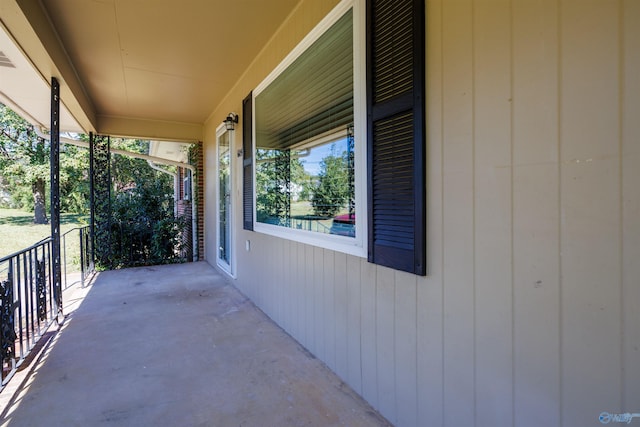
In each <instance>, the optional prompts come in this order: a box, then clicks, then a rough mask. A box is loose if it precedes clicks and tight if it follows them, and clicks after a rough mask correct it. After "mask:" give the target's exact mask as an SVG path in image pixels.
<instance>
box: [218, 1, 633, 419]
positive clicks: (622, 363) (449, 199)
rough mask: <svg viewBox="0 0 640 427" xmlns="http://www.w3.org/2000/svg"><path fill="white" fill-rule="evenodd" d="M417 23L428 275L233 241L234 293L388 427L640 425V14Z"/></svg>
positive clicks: (504, 9) (583, 5)
mask: <svg viewBox="0 0 640 427" xmlns="http://www.w3.org/2000/svg"><path fill="white" fill-rule="evenodd" d="M319 4H320V3H318V2H314V1H303V2H302V3H301V5H300V6H299V7H298V9H296V12H295V16H294V17H293V18H292V20H291V22H289V23H288V24H285V26H284V27H283V28H282V29H281V32H282V35H281V38H282V39H283V40H290V42H291V43H290V44H295V40H297V39H299V38H297V36H296V37H293V36H291V34H298V33H300V34H304V31H303V30H301V29H300V28H299V25H300V24H299V23H300V22H305V23H309V22H313V20H314V19H312V18H310V17H311V16H313V14H318V15H319V16H321V12H322V13H324V12H323V10H324V9H323V10H320V11H317V10H316V9H317V8H318V7H320V6H319ZM322 7H324V6H322ZM299 17H303V18H304V19H302V20H298V19H297V18H299ZM305 17H306V18H305ZM318 19H319V18H318ZM318 19H316V21H317V20H318ZM305 25H306V24H305ZM427 27H428V29H427V70H428V77H427V132H428V138H427V141H428V142H427V144H428V146H427V172H426V173H427V181H428V188H427V200H428V203H427V204H428V219H427V233H428V234H427V242H428V254H427V259H428V271H429V274H428V276H427V277H417V276H413V275H410V274H406V273H401V272H396V271H393V270H390V269H387V268H384V267H378V266H375V265H372V264H369V263H368V262H367V261H366V260H364V259H361V258H357V257H353V256H348V255H344V254H342V253H335V252H333V251H330V250H326V249H320V248H314V247H310V246H307V245H303V244H300V243H295V242H290V241H284V240H279V239H276V238H273V237H269V236H265V235H260V234H258V233H251V232H245V231H241V230H239V231H238V236H239V242H238V245H239V250H238V268H237V271H238V279H237V281H236V284H237V286H238V287H239V288H240V289H241V290H243V291H244V292H245V293H246V294H247V295H248V296H249V297H250V298H251V299H253V300H254V301H255V302H256V303H257V304H258V305H259V306H260V307H261V308H262V309H263V310H264V311H265V312H266V313H267V314H268V315H270V316H271V317H272V318H273V319H274V320H276V321H277V322H278V323H279V324H280V325H281V326H282V327H283V328H284V329H286V330H287V331H288V332H289V333H290V334H291V335H293V336H294V337H295V338H296V339H298V340H299V341H300V343H301V344H302V345H304V346H305V347H306V348H308V349H309V350H310V351H311V352H313V353H314V354H315V355H316V356H317V357H319V358H320V359H321V360H323V361H324V362H325V363H326V364H327V365H328V366H329V367H330V368H331V369H333V370H334V371H336V372H337V373H338V374H339V375H340V376H341V377H342V378H343V379H344V380H345V381H346V382H347V383H349V384H350V385H351V386H352V387H353V388H354V389H355V390H356V391H357V392H359V393H360V394H362V396H363V397H364V398H365V399H367V400H368V401H369V402H370V403H371V404H372V405H373V406H374V407H375V408H377V409H378V410H379V411H381V412H382V414H383V415H384V416H386V417H387V418H388V419H389V420H390V421H391V422H393V423H394V424H396V425H398V426H438V427H440V426H492V427H493V426H518V427H538V426H558V427H559V426H597V425H600V423H599V422H598V415H599V413H600V412H602V411H608V412H612V413H617V412H640V307H639V306H640V262H638V260H639V259H640V168H639V167H638V166H637V165H638V163H639V162H640V2H638V1H636V0H620V1H611V0H429V1H427ZM276 39H278V38H276ZM273 43H275V42H273ZM289 49H290V48H289ZM287 51H288V50H287V49H284V48H283V47H282V46H280V45H278V46H274V47H273V49H271V48H270V47H269V46H267V48H266V49H265V50H264V51H263V55H264V56H265V57H269V55H271V54H272V53H273V52H284V53H286V52H287ZM262 60H263V58H262V57H260V58H258V59H257V60H256V63H258V64H261V63H262V62H263V61H262ZM261 61H262V62H261ZM268 71H270V69H269V68H268V67H266V68H265V69H264V70H262V71H259V72H258V71H256V72H255V73H257V75H258V77H255V79H254V80H255V81H250V82H244V81H241V82H239V84H238V87H239V88H243V87H244V88H247V87H252V85H253V86H255V84H256V82H259V81H260V80H261V78H262V77H264V76H263V74H264V73H266V72H268ZM255 73H254V74H255ZM254 74H252V72H251V71H250V72H248V73H247V75H246V76H245V79H250V78H253V77H250V76H252V75H254ZM242 92H243V93H241V92H240V91H239V92H238V93H232V94H230V95H229V97H228V98H229V99H237V100H238V102H240V100H241V99H242V98H243V97H244V95H246V93H244V92H245V91H244V90H243V91H242ZM247 92H248V90H247ZM230 108H231V109H235V110H238V107H234V106H229V105H223V106H221V107H220V113H221V114H222V113H223V112H227V111H229V109H230ZM213 116H216V114H214V115H213ZM212 126H213V125H212ZM209 134H210V132H209ZM207 149H208V156H210V155H212V153H213V152H214V151H213V149H214V145H213V144H212V142H211V141H208V144H207ZM208 166H210V165H209V164H208ZM208 182H209V185H210V186H211V188H214V187H213V186H212V184H211V182H213V181H212V180H211V179H208ZM236 185H238V186H239V185H241V183H240V181H237V182H236ZM207 195H210V192H208V193H207ZM210 207H211V206H210ZM211 212H212V211H211V210H209V214H211ZM238 212H240V209H238ZM237 223H238V224H240V221H238V222H237ZM207 226H208V230H209V231H210V233H209V234H208V235H207V236H208V239H211V240H210V241H209V242H208V249H209V251H208V254H212V253H213V249H214V248H215V246H211V244H212V243H213V240H212V239H213V233H214V232H215V229H212V227H211V224H210V223H209V222H208V223H207ZM247 239H249V240H251V251H250V252H246V251H245V250H244V242H245V240H247ZM210 259H211V258H210Z"/></svg>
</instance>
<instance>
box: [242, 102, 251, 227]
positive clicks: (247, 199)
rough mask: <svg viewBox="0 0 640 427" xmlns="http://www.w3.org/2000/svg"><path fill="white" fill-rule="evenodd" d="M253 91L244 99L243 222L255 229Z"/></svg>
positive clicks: (245, 225)
mask: <svg viewBox="0 0 640 427" xmlns="http://www.w3.org/2000/svg"><path fill="white" fill-rule="evenodd" d="M251 96H252V93H249V95H247V97H246V98H245V99H244V100H243V101H242V199H243V200H242V223H243V228H244V229H245V230H251V231H253V102H252V97H251Z"/></svg>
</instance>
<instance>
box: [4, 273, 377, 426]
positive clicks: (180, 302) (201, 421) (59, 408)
mask: <svg viewBox="0 0 640 427" xmlns="http://www.w3.org/2000/svg"><path fill="white" fill-rule="evenodd" d="M64 301H65V302H64V304H65V313H66V319H65V322H64V324H63V326H62V327H61V328H60V329H59V330H58V331H57V332H55V333H53V334H52V335H51V337H50V339H49V340H44V341H45V342H46V344H44V346H43V348H42V351H41V352H39V353H37V355H36V356H35V357H34V359H33V360H32V361H31V362H30V363H28V364H25V365H27V366H26V367H25V368H24V369H23V370H22V372H21V373H19V374H18V375H17V376H16V377H15V378H14V380H12V382H11V383H10V385H9V386H8V387H7V388H6V389H5V390H3V392H2V394H1V395H0V404H1V405H2V410H3V412H2V418H1V422H0V425H2V426H39V425H47V426H88V425H102V424H108V425H120V426H128V425H130V426H144V425H175V426H178V425H179V426H204V425H207V426H210V425H216V426H302V425H304V426H386V425H389V424H388V423H387V422H386V421H385V420H384V419H383V418H382V417H381V416H379V415H378V414H377V412H376V411H375V410H373V409H372V408H371V407H370V406H369V405H368V404H367V403H366V402H364V400H362V398H360V397H359V396H358V395H357V394H356V393H355V392H354V391H353V390H352V389H351V388H350V387H349V386H347V385H346V384H345V383H344V382H343V381H341V380H340V379H339V378H338V377H337V376H336V375H335V374H333V373H332V372H331V371H330V370H329V369H328V368H327V367H326V366H325V365H324V364H323V363H322V362H321V361H319V360H318V359H316V358H315V357H314V356H312V355H311V354H310V353H309V352H308V351H307V350H306V349H304V348H303V347H302V346H301V345H300V344H298V343H297V342H296V341H295V340H293V339H292V338H291V337H290V336H289V335H287V334H286V333H285V332H284V331H283V330H282V329H281V328H279V327H278V326H276V325H275V323H273V322H272V321H271V320H270V319H269V318H268V317H267V316H266V315H265V314H264V313H262V312H261V311H260V310H259V309H257V308H256V307H255V305H253V303H251V302H250V301H249V300H248V299H247V298H246V297H245V296H244V295H242V294H241V293H240V292H238V291H237V290H236V289H235V288H234V287H233V286H231V285H230V283H229V282H228V281H227V280H226V279H225V278H223V277H222V276H221V275H220V274H218V273H217V272H216V271H215V270H214V269H213V268H212V267H210V266H209V265H208V264H206V263H203V262H198V263H189V264H180V265H171V266H157V267H144V268H135V269H128V270H119V271H107V272H103V273H100V274H98V275H97V276H96V278H95V280H94V281H93V282H92V283H91V284H90V285H89V286H87V287H86V288H80V287H73V288H71V289H70V290H69V291H67V294H65V299H64ZM20 374H21V375H20ZM12 389H13V390H12ZM12 392H13V393H12Z"/></svg>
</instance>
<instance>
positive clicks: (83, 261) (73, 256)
mask: <svg viewBox="0 0 640 427" xmlns="http://www.w3.org/2000/svg"><path fill="white" fill-rule="evenodd" d="M74 232H77V233H78V237H79V243H80V244H79V246H78V247H76V248H74V249H76V250H73V249H71V248H70V246H71V245H70V244H68V239H70V238H71V237H72V236H70V237H68V236H69V235H70V234H72V233H74ZM60 246H61V248H60V249H61V252H62V286H63V288H64V289H66V288H68V287H69V286H71V285H73V284H74V283H75V282H70V276H71V275H72V274H77V273H78V268H80V282H81V284H82V287H84V285H85V281H86V279H87V277H88V276H89V274H91V273H92V272H93V270H94V263H93V239H91V232H90V227H89V226H85V227H76V228H72V229H71V230H69V231H67V232H66V233H64V234H63V235H62V239H61V243H60Z"/></svg>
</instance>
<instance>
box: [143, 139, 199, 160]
mask: <svg viewBox="0 0 640 427" xmlns="http://www.w3.org/2000/svg"><path fill="white" fill-rule="evenodd" d="M190 146H191V144H190V143H184V142H174V141H151V142H150V144H149V155H150V156H154V157H160V158H163V159H167V160H173V161H175V162H181V163H189V147H190Z"/></svg>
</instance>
